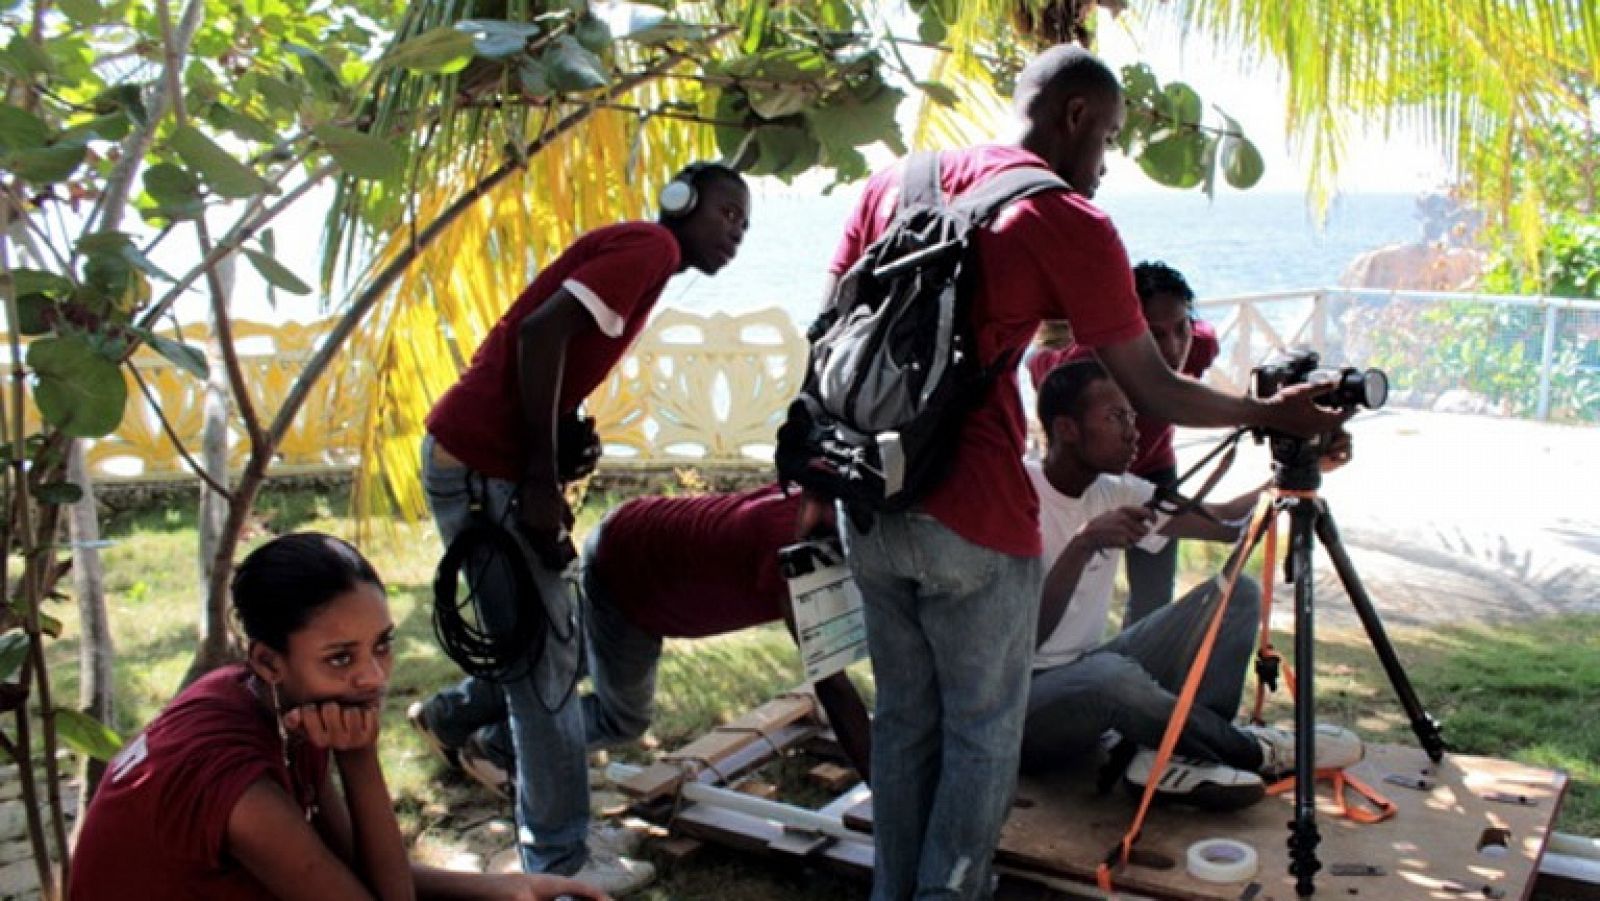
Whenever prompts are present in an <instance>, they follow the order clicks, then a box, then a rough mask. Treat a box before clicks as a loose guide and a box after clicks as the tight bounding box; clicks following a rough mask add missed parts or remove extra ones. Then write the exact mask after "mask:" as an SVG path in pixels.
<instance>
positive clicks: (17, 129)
mask: <svg viewBox="0 0 1600 901" xmlns="http://www.w3.org/2000/svg"><path fill="white" fill-rule="evenodd" d="M49 141H50V127H49V126H47V125H45V124H44V121H43V120H41V119H40V118H39V117H38V116H35V115H34V114H33V113H30V112H28V111H27V110H25V109H23V108H22V107H20V106H11V105H9V104H7V105H5V106H0V153H10V152H12V151H14V150H37V149H38V148H40V147H43V146H45V145H46V144H48V143H49Z"/></svg>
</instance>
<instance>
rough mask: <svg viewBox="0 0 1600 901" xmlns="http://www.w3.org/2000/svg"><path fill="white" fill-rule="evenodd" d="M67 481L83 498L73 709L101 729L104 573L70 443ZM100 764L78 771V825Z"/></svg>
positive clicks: (89, 501)
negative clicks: (75, 700)
mask: <svg viewBox="0 0 1600 901" xmlns="http://www.w3.org/2000/svg"><path fill="white" fill-rule="evenodd" d="M67 481H69V482H72V483H73V484H75V485H78V486H79V487H81V488H82V489H83V498H82V499H81V500H79V501H78V502H77V503H76V504H73V505H72V509H71V510H70V511H69V512H68V520H67V522H68V526H69V531H70V534H71V536H72V593H73V594H74V595H76V596H77V598H78V618H79V620H80V621H81V625H80V628H81V629H82V630H83V638H82V639H81V640H80V641H79V643H78V670H79V674H78V706H79V707H80V708H82V709H83V710H84V712H86V713H88V714H89V715H90V716H92V717H94V718H95V719H97V720H99V721H100V722H102V723H105V724H106V725H108V726H109V725H111V724H112V722H113V721H112V715H113V712H114V708H113V703H114V700H115V692H114V684H115V682H114V678H115V677H114V675H113V674H112V662H113V661H114V660H115V654H114V651H113V649H112V646H111V620H110V617H109V616H108V615H107V613H106V571H105V566H104V564H103V563H102V562H101V560H100V551H99V549H98V547H97V545H98V543H99V541H100V511H99V510H98V509H96V505H95V499H94V479H93V477H92V476H91V475H90V474H89V461H88V449H87V447H86V445H85V443H84V442H83V441H73V442H72V446H71V449H70V450H68V452H67ZM104 772H105V764H104V763H102V762H101V761H98V760H95V759H94V758H92V757H85V758H84V759H83V765H82V767H81V768H80V769H79V771H78V773H79V777H80V780H81V781H82V785H83V787H82V791H80V792H79V794H78V820H77V821H78V822H79V823H82V822H83V815H84V813H85V812H86V811H87V810H88V809H89V799H90V797H92V796H93V794H94V790H95V788H96V787H97V786H98V785H99V784H100V776H101V774H103V773H104Z"/></svg>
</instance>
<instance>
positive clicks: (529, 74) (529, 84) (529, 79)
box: [517, 56, 555, 97]
mask: <svg viewBox="0 0 1600 901" xmlns="http://www.w3.org/2000/svg"><path fill="white" fill-rule="evenodd" d="M517 84H518V85H519V86H520V87H521V89H522V93H524V94H526V95H528V96H529V97H548V96H550V95H551V94H553V93H555V92H554V91H553V90H552V89H551V88H550V79H549V77H547V76H546V75H545V73H544V64H543V63H541V62H539V61H538V60H536V59H532V58H531V57H526V56H524V57H523V58H522V59H519V60H517Z"/></svg>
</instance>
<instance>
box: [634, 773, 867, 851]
mask: <svg viewBox="0 0 1600 901" xmlns="http://www.w3.org/2000/svg"><path fill="white" fill-rule="evenodd" d="M639 772H640V769H639V767H636V766H629V765H628V764H626V763H613V764H611V765H610V766H608V767H606V778H608V779H610V780H611V781H612V782H626V781H627V780H629V779H631V778H633V777H634V776H636V775H638V774H639ZM680 794H682V795H683V798H684V800H686V801H693V802H695V803H696V804H704V805H706V806H708V807H720V808H722V809H724V810H731V811H734V812H736V813H743V814H748V815H749V816H753V817H760V818H761V819H763V820H771V821H773V822H775V823H778V824H780V825H783V826H786V827H793V828H795V829H804V830H806V831H807V832H814V833H817V834H819V835H826V836H828V837H830V838H836V839H839V840H841V841H852V842H862V843H868V842H871V841H872V836H870V835H863V834H861V833H860V832H856V831H855V830H853V829H850V828H848V827H846V826H845V824H844V821H843V820H841V819H840V818H839V817H834V816H826V815H824V814H820V813H817V812H816V811H814V810H807V809H806V808H804V807H796V806H794V805H793V804H783V803H780V802H778V801H768V800H765V799H763V798H757V797H755V796H754V795H747V794H745V793H744V792H738V791H734V790H732V789H728V788H720V787H718V786H715V785H706V784H705V783H703V782H685V783H683V788H682V790H681V792H680Z"/></svg>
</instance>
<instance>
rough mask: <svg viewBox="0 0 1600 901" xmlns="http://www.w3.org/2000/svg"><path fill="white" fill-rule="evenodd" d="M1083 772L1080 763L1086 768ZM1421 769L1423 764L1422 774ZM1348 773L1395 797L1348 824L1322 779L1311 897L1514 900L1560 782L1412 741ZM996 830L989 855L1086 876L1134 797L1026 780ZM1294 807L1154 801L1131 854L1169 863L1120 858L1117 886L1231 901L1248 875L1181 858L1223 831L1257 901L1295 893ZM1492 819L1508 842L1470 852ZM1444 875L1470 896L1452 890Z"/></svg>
mask: <svg viewBox="0 0 1600 901" xmlns="http://www.w3.org/2000/svg"><path fill="white" fill-rule="evenodd" d="M1085 769H1089V768H1087V767H1086V768H1085ZM1424 771H1426V773H1425V774H1424ZM1352 772H1353V773H1354V774H1355V775H1356V776H1357V777H1359V778H1361V779H1362V780H1363V781H1365V782H1367V783H1368V784H1369V785H1372V786H1373V787H1375V788H1378V789H1379V790H1380V791H1381V792H1382V793H1383V794H1384V795H1385V796H1387V797H1388V798H1389V799H1390V800H1392V801H1394V802H1395V803H1396V804H1397V805H1398V806H1399V813H1397V814H1396V815H1395V817H1394V818H1392V819H1390V820H1388V821H1386V822H1383V823H1378V824H1376V825H1365V826H1364V825H1357V824H1355V823H1353V822H1351V821H1349V820H1345V819H1338V818H1335V817H1334V816H1333V815H1332V807H1331V806H1330V805H1329V803H1328V799H1327V797H1326V795H1327V788H1326V785H1323V786H1321V787H1320V788H1321V789H1322V790H1321V791H1320V792H1319V805H1318V810H1319V814H1318V817H1317V826H1318V830H1319V832H1320V834H1321V837H1322V843H1321V845H1320V846H1319V847H1318V849H1317V858H1318V860H1319V861H1321V862H1322V865H1323V869H1322V870H1321V871H1320V872H1319V873H1318V874H1317V879H1316V887H1317V895H1318V896H1319V897H1339V898H1344V899H1362V898H1365V899H1369V901H1410V899H1459V898H1462V897H1479V898H1482V897H1485V895H1484V894H1483V892H1482V887H1484V886H1488V887H1490V888H1492V889H1495V890H1503V891H1504V892H1505V894H1504V895H1503V896H1499V897H1505V898H1507V899H1518V898H1526V897H1527V896H1528V894H1529V893H1530V891H1531V887H1532V883H1533V879H1534V876H1535V874H1536V873H1537V870H1538V865H1539V858H1540V856H1541V855H1542V853H1543V850H1544V846H1545V842H1546V840H1547V838H1548V836H1549V832H1550V828H1551V824H1552V823H1553V822H1554V820H1555V817H1556V814H1557V812H1558V810H1559V807H1560V804H1561V799H1562V796H1563V794H1564V793H1565V791H1566V786H1567V777H1566V775H1565V774H1563V773H1560V772H1557V771H1552V770H1545V769H1538V768H1535V767H1529V766H1523V765H1521V764H1516V763H1511V762H1508V761H1503V760H1493V759H1489V758H1483V757H1466V756H1459V755H1447V756H1446V757H1445V760H1444V762H1443V763H1441V764H1439V765H1437V766H1433V765H1431V764H1430V762H1429V761H1428V759H1427V757H1426V756H1425V755H1424V754H1423V753H1422V752H1421V751H1420V750H1417V749H1415V748H1408V747H1399V746H1393V745H1369V746H1368V747H1367V757H1366V759H1365V760H1364V761H1363V762H1362V763H1361V764H1360V765H1358V766H1357V767H1354V768H1352ZM1390 773H1398V774H1402V775H1406V776H1422V775H1425V776H1426V778H1427V779H1429V780H1430V782H1431V783H1432V787H1431V788H1430V789H1429V790H1426V791H1419V790H1415V789H1408V788H1402V787H1400V786H1397V785H1392V784H1389V783H1386V782H1384V781H1383V780H1384V777H1385V776H1386V775H1388V774H1390ZM1494 792H1501V793H1505V794H1507V795H1512V796H1521V797H1525V798H1527V799H1528V800H1529V801H1531V802H1532V803H1531V804H1530V805H1521V804H1514V803H1505V802H1499V801H1492V800H1487V799H1486V798H1485V797H1484V795H1486V794H1489V793H1494ZM1017 798H1018V802H1017V806H1016V807H1015V808H1014V809H1013V810H1012V814H1011V817H1010V819H1009V820H1008V821H1007V823H1006V826H1005V831H1004V834H1003V836H1002V838H1001V843H1000V852H999V859H1000V861H1002V862H1004V863H1006V864H1008V865H1010V866H1011V867H1015V868H1017V869H1022V870H1030V871H1036V872H1040V873H1044V874H1049V875H1053V876H1061V877H1066V878H1069V879H1075V880H1082V881H1092V880H1093V878H1094V869H1095V866H1096V865H1097V864H1098V862H1099V861H1100V860H1101V859H1103V858H1104V857H1105V855H1106V852H1107V851H1108V850H1109V849H1110V848H1111V847H1112V846H1113V845H1114V844H1115V843H1116V842H1117V841H1118V840H1119V839H1120V838H1121V836H1122V834H1123V832H1124V831H1125V830H1126V829H1127V827H1128V824H1129V822H1130V820H1131V818H1132V816H1133V812H1134V809H1135V806H1136V799H1135V798H1134V797H1132V796H1130V795H1128V794H1127V793H1125V792H1123V791H1122V790H1121V789H1120V788H1118V789H1117V790H1115V791H1113V792H1112V793H1110V794H1108V795H1103V796H1102V795H1098V794H1096V793H1095V791H1094V779H1093V772H1092V771H1089V772H1081V773H1077V774H1074V775H1072V776H1063V777H1058V778H1051V779H1048V780H1041V779H1029V778H1024V779H1023V780H1022V782H1021V784H1020V785H1019V787H1018V794H1017ZM1292 817H1293V795H1292V793H1290V794H1288V795H1283V796H1278V797H1270V798H1267V799H1266V800H1264V801H1262V802H1261V803H1259V804H1257V805H1255V806H1253V807H1250V808H1248V809H1246V810H1242V811H1237V812H1233V813H1226V814H1217V813H1204V812H1199V811H1195V810H1192V809H1187V808H1180V807H1158V808H1156V809H1155V810H1154V811H1153V812H1152V813H1151V815H1150V817H1149V818H1148V819H1147V821H1146V824H1145V827H1144V837H1143V839H1142V840H1141V841H1140V842H1139V844H1138V847H1139V848H1140V849H1141V851H1143V852H1145V853H1147V854H1150V855H1152V856H1159V857H1165V858H1167V859H1170V860H1172V861H1175V862H1176V866H1175V867H1173V868H1171V869H1166V870H1162V869H1155V868H1152V867H1148V866H1137V865H1131V866H1126V867H1123V868H1121V869H1120V870H1119V871H1118V873H1117V877H1116V885H1117V887H1118V888H1121V889H1125V890H1127V891H1131V892H1137V893H1139V894H1145V895H1150V896H1152V897H1157V898H1172V899H1183V901H1213V899H1215V901H1224V899H1225V901H1234V899H1237V898H1239V897H1240V896H1241V893H1243V892H1244V890H1245V889H1246V888H1247V887H1248V882H1240V883H1234V884H1231V885H1215V884H1210V883H1205V882H1201V881H1199V880H1196V879H1194V878H1192V877H1190V876H1189V875H1188V874H1187V872H1186V871H1185V869H1184V867H1183V860H1184V855H1185V853H1186V851H1187V849H1188V847H1189V845H1191V844H1193V843H1194V842H1197V841H1200V840H1201V839H1205V838H1211V837H1225V838H1232V839H1235V840H1238V841H1242V842H1244V843H1246V844H1248V845H1250V846H1251V847H1253V848H1254V849H1255V850H1256V852H1257V854H1258V855H1259V857H1260V860H1261V866H1260V869H1259V870H1258V872H1257V874H1256V876H1255V881H1256V882H1259V883H1261V890H1260V891H1259V893H1258V894H1257V897H1258V898H1259V899H1261V901H1266V899H1271V898H1275V899H1278V901H1290V899H1294V898H1295V891H1294V880H1293V878H1292V877H1290V876H1289V875H1288V851H1287V849H1286V848H1285V841H1286V840H1287V838H1288V828H1287V826H1286V824H1287V823H1288V821H1289V820H1290V819H1291V818H1292ZM1492 829H1503V830H1506V831H1507V832H1509V835H1510V840H1509V842H1507V844H1506V846H1505V848H1504V851H1503V852H1502V853H1495V852H1493V851H1491V852H1489V853H1484V852H1481V851H1480V850H1479V845H1480V843H1481V842H1482V840H1483V838H1484V835H1485V831H1486V830H1492ZM1336 863H1344V864H1369V865H1373V866H1377V867H1382V868H1383V872H1384V875H1382V876H1334V875H1332V874H1331V873H1330V872H1329V871H1330V869H1331V867H1332V865H1333V864H1336ZM1451 883H1454V884H1456V885H1459V886H1463V887H1468V888H1471V889H1472V890H1473V893H1472V894H1466V895H1464V894H1462V893H1461V892H1459V891H1451V890H1449V889H1447V888H1444V887H1443V886H1445V885H1447V884H1451Z"/></svg>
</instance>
